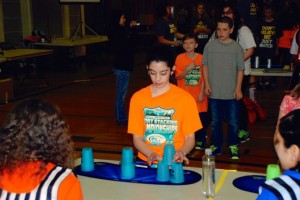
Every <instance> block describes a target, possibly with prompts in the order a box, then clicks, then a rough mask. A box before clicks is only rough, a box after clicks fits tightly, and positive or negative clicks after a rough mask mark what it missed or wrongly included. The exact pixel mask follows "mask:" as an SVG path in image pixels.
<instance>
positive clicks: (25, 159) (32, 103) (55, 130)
mask: <svg viewBox="0 0 300 200" xmlns="http://www.w3.org/2000/svg"><path fill="white" fill-rule="evenodd" d="M68 130H69V129H68V125H67V124H66V123H65V122H64V120H63V118H62V116H61V113H60V111H59V109H58V108H56V107H55V106H53V105H52V104H50V103H47V102H44V101H41V100H26V101H24V102H22V103H20V104H18V105H17V106H16V107H15V108H14V109H13V110H12V111H11V112H10V113H9V115H8V117H7V119H6V120H5V121H4V124H3V126H2V128H1V130H0V199H58V200H81V199H83V197H82V190H81V186H80V182H79V180H78V179H77V178H76V177H75V175H74V174H73V173H72V169H71V168H72V166H73V163H74V162H73V159H72V158H73V157H72V154H73V149H72V144H71V138H70V135H69V134H68ZM12 197H15V198H12Z"/></svg>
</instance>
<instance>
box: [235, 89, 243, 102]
mask: <svg viewBox="0 0 300 200" xmlns="http://www.w3.org/2000/svg"><path fill="white" fill-rule="evenodd" d="M234 98H235V99H236V100H240V99H242V98H243V93H242V91H241V90H236V91H235V92H234Z"/></svg>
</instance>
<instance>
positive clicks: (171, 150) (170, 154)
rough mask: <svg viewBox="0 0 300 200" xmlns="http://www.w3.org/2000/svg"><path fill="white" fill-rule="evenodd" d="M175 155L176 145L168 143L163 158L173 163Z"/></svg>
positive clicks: (168, 163) (167, 162)
mask: <svg viewBox="0 0 300 200" xmlns="http://www.w3.org/2000/svg"><path fill="white" fill-rule="evenodd" d="M174 155H175V147H174V145H173V144H166V145H165V146H164V155H163V160H164V162H165V163H166V164H167V165H172V160H173V158H174Z"/></svg>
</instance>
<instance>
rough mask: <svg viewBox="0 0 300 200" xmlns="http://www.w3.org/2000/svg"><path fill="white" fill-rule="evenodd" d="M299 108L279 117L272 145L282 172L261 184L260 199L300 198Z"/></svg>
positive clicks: (258, 199)
mask: <svg viewBox="0 0 300 200" xmlns="http://www.w3.org/2000/svg"><path fill="white" fill-rule="evenodd" d="M299 121H300V109H298V110H294V111H292V112H290V113H289V114H287V115H286V116H284V117H283V118H281V119H280V123H279V126H278V127H277V128H276V132H275V135H274V146H275V150H276V153H277V155H278V158H279V160H280V165H281V167H282V168H283V169H284V170H285V171H284V172H283V174H282V175H281V176H280V177H278V178H275V179H271V180H268V181H266V182H265V183H264V184H262V185H261V186H260V188H259V195H258V198H257V200H260V199H268V200H272V199H300V191H299V188H300V174H299V169H300V168H299V166H300V165H299V164H300V162H299V161H300V124H299Z"/></svg>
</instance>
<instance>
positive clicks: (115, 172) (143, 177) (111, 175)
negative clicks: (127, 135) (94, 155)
mask: <svg viewBox="0 0 300 200" xmlns="http://www.w3.org/2000/svg"><path fill="white" fill-rule="evenodd" d="M74 173H75V174H77V175H80V176H87V177H91V178H99V179H106V180H112V181H122V182H130V183H144V184H157V185H189V184H193V183H196V182H198V181H200V180H201V178H202V177H201V175H200V174H198V173H197V172H194V171H190V170H184V179H185V181H184V182H183V183H179V184H175V183H171V182H170V181H167V182H159V181H157V180H156V174H157V169H153V168H143V167H136V168H135V177H134V178H133V179H130V180H128V179H121V165H119V164H113V163H107V162H95V169H94V170H93V171H89V172H84V171H81V165H79V166H76V167H75V169H74Z"/></svg>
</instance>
